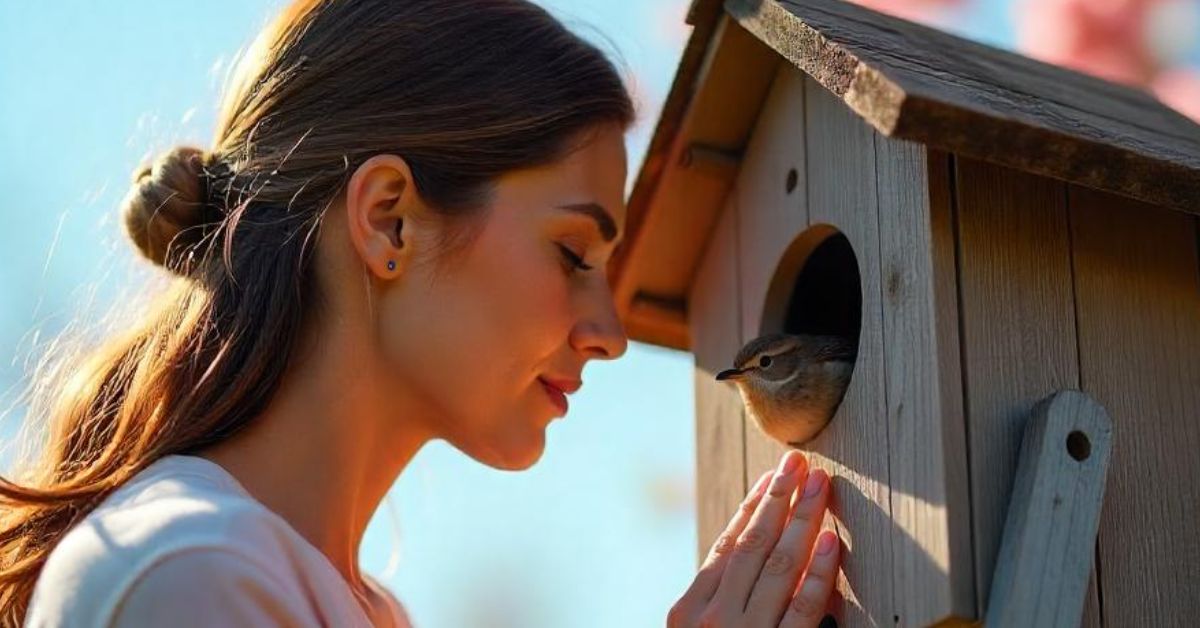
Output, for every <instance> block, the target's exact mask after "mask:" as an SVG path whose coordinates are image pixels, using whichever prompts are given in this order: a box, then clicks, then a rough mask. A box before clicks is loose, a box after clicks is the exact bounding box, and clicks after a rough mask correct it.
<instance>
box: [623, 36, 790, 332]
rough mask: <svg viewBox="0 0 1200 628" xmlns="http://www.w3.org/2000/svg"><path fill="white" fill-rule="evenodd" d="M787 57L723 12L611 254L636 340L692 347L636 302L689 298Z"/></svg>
mask: <svg viewBox="0 0 1200 628" xmlns="http://www.w3.org/2000/svg"><path fill="white" fill-rule="evenodd" d="M782 63H783V60H782V59H781V58H780V57H779V55H778V54H776V53H775V52H774V51H773V50H771V49H770V48H768V47H767V46H766V45H765V44H763V43H762V42H760V41H759V40H758V39H757V38H755V37H754V36H753V35H751V34H750V33H748V32H747V31H746V30H745V29H743V28H742V27H741V26H739V25H738V24H737V23H736V22H734V21H732V20H730V19H729V18H728V16H725V15H724V14H723V13H722V14H721V16H720V19H719V20H718V22H717V24H716V25H715V29H714V31H713V33H712V42H711V46H710V47H709V48H708V49H707V51H706V54H705V56H704V58H703V59H702V61H701V62H700V63H699V65H698V67H697V68H696V70H695V71H696V72H697V78H696V81H697V83H696V93H695V94H694V97H691V98H690V101H689V104H688V107H687V109H686V111H685V112H684V113H683V117H682V119H681V121H680V123H679V127H678V129H677V131H676V134H675V135H674V136H672V138H671V139H672V143H671V144H670V145H669V146H667V147H665V148H664V149H663V150H664V151H666V152H665V153H663V155H661V156H660V157H661V158H664V159H665V160H666V162H665V163H664V164H658V163H657V162H654V163H655V166H656V167H657V168H658V170H657V171H656V174H654V175H653V179H652V181H647V182H646V183H645V184H643V178H644V176H650V175H639V179H638V185H637V186H636V187H635V188H634V189H633V194H632V195H631V196H630V199H629V202H628V209H627V211H626V235H625V244H624V245H623V246H622V247H621V249H620V251H619V252H618V253H616V254H614V255H613V258H612V259H611V260H609V272H610V276H611V277H612V283H613V296H614V301H615V302H616V304H617V311H618V312H619V313H620V316H621V319H622V321H623V322H625V324H626V328H627V330H628V333H629V334H630V335H631V337H632V338H633V339H635V340H642V341H648V342H656V343H663V344H668V346H672V347H674V348H677V349H687V348H688V347H687V345H686V344H681V342H680V341H686V338H687V333H686V331H685V330H683V329H682V328H676V329H663V328H662V325H661V324H660V323H661V322H663V321H662V320H661V319H660V320H644V319H641V317H640V314H641V313H642V312H645V310H639V309H636V308H634V307H633V300H634V298H635V297H636V295H637V294H638V293H642V292H644V293H648V294H653V295H657V296H658V297H662V298H666V299H679V300H683V298H684V295H685V294H686V292H687V291H688V289H689V286H690V282H691V281H692V278H693V275H694V274H695V270H696V267H697V265H698V264H699V261H700V252H701V250H702V249H703V247H704V246H705V243H706V242H707V241H708V237H709V234H710V233H711V232H712V229H713V225H714V224H716V216H717V214H718V213H719V212H720V211H721V208H722V207H723V205H724V199H725V197H726V196H727V195H728V192H729V189H730V187H731V186H732V184H733V180H734V178H735V177H736V175H737V172H738V164H739V162H740V159H741V153H742V149H743V147H744V146H745V144H746V142H747V141H748V140H749V137H750V132H751V131H752V129H753V128H754V121H755V118H756V117H757V115H758V112H759V110H760V109H761V107H762V103H763V101H764V100H765V98H766V95H767V90H768V89H769V88H770V85H771V79H772V77H774V75H775V72H776V70H777V68H778V67H779V66H780V65H782ZM665 115H666V114H665V113H664V116H665ZM656 138H657V134H656ZM650 159H651V157H650V156H647V160H648V161H647V164H646V166H645V167H646V168H649V167H651V162H650V161H649V160H650ZM651 208H653V211H651Z"/></svg>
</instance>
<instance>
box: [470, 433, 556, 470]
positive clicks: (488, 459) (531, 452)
mask: <svg viewBox="0 0 1200 628" xmlns="http://www.w3.org/2000/svg"><path fill="white" fill-rule="evenodd" d="M545 434H546V433H545V429H544V428H541V429H533V430H529V431H524V432H522V433H521V434H520V435H517V434H508V435H506V436H507V438H504V439H502V441H501V442H496V441H493V442H490V443H484V446H483V447H482V448H481V449H483V450H484V451H482V452H479V453H480V455H472V456H471V457H473V458H475V459H476V460H478V461H479V462H481V463H483V464H486V465H488V466H489V467H493V468H496V469H500V470H502V471H524V470H525V469H528V468H530V467H532V466H533V465H535V464H537V461H538V460H541V458H542V454H543V453H545V451H546V435H545Z"/></svg>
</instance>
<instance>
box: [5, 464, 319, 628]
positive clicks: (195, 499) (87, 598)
mask: <svg viewBox="0 0 1200 628" xmlns="http://www.w3.org/2000/svg"><path fill="white" fill-rule="evenodd" d="M209 465H211V466H209ZM214 467H216V465H215V463H212V462H209V461H207V460H204V459H201V458H195V457H190V456H168V457H167V458H165V459H162V460H159V461H156V462H155V463H154V464H152V465H150V466H149V467H147V468H146V469H144V470H143V471H142V472H141V473H139V474H137V475H135V476H134V477H133V478H131V479H130V480H129V482H127V483H126V484H125V485H123V486H122V487H121V488H119V489H118V490H117V491H114V492H113V493H112V494H111V495H109V496H108V498H106V499H105V500H104V501H102V502H101V503H100V504H99V505H98V506H97V507H96V508H95V509H94V510H93V511H92V512H90V513H89V514H88V515H87V516H86V517H84V518H83V519H82V520H80V521H79V522H78V523H77V524H76V525H74V526H72V528H71V529H70V530H68V531H67V533H66V534H64V535H63V537H62V538H61V539H60V540H59V542H58V544H57V545H56V546H55V548H54V549H53V550H52V551H51V552H50V554H49V556H48V557H47V560H46V563H45V565H44V566H43V568H42V572H41V574H40V576H39V578H38V581H37V584H36V586H35V589H34V592H33V598H32V599H31V602H30V612H29V616H28V618H27V619H28V620H29V621H30V624H31V625H58V622H57V621H56V619H58V618H65V617H94V618H102V617H109V616H111V615H112V613H113V612H114V610H115V608H116V607H117V606H118V605H119V604H120V603H121V602H122V601H123V599H124V597H125V596H126V595H127V594H128V593H129V591H130V590H131V588H132V587H133V586H134V585H135V583H139V582H144V581H145V580H144V578H143V576H144V575H145V574H146V573H147V572H148V571H150V570H151V569H153V570H154V574H155V581H156V584H154V585H149V586H152V587H153V588H155V589H157V588H159V587H161V586H162V585H163V584H166V583H168V581H171V582H175V583H176V584H178V580H179V578H184V577H187V578H193V579H194V578H196V577H202V576H203V575H204V573H205V569H213V568H218V567H219V568H222V569H224V570H225V571H226V572H227V573H230V574H236V573H238V572H237V569H242V570H243V572H245V573H249V572H263V573H264V574H265V573H268V572H269V573H271V574H272V575H270V576H264V577H263V578H258V579H257V580H259V581H266V580H267V579H268V578H274V579H275V580H276V581H279V582H278V583H279V584H280V585H281V586H291V583H289V582H288V581H287V580H288V578H289V574H290V573H293V572H294V569H292V566H293V565H294V564H295V562H296V560H298V557H297V556H296V549H295V547H294V543H295V542H294V540H292V539H291V538H290V535H289V532H288V530H287V529H286V524H285V523H284V522H283V521H282V520H281V519H280V518H279V517H277V516H276V515H274V513H272V512H270V511H269V510H267V509H266V507H264V506H263V505H262V504H261V503H259V502H257V501H255V500H253V499H252V498H250V497H249V495H248V494H246V493H245V492H244V489H241V488H240V487H239V486H238V485H236V482H235V481H234V480H233V479H232V477H231V476H228V475H227V474H225V473H224V472H223V471H222V470H220V469H219V468H214ZM159 575H162V576H164V578H162V579H158V576H159ZM206 581H208V582H214V583H217V584H219V583H220V581H223V579H222V578H215V579H213V578H210V579H207V580H206ZM224 582H228V581H227V580H224ZM139 587H140V588H141V589H142V590H143V591H144V592H148V593H156V591H150V590H149V589H148V588H147V586H146V585H141V584H139ZM188 588H189V587H184V588H183V589H174V588H172V589H171V590H177V591H180V590H187V589H188ZM192 588H194V587H192ZM159 593H160V592H159ZM213 593H216V592H215V591H214V592H213ZM59 614H61V617H57V618H56V617H55V616H56V615H59ZM68 623H69V622H68Z"/></svg>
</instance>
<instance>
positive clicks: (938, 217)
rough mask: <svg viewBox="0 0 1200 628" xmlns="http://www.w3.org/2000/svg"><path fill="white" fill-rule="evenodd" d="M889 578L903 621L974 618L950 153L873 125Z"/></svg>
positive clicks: (917, 622)
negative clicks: (880, 131)
mask: <svg viewBox="0 0 1200 628" xmlns="http://www.w3.org/2000/svg"><path fill="white" fill-rule="evenodd" d="M875 168H876V175H877V181H878V190H879V192H878V195H879V243H880V268H881V271H880V272H881V282H882V285H883V301H882V309H883V338H884V341H885V343H886V349H885V350H884V352H883V353H884V358H885V362H884V377H885V378H886V382H887V386H886V391H887V425H888V435H889V439H890V440H889V443H888V449H889V450H890V452H889V461H890V467H889V469H890V471H889V475H888V477H889V478H890V479H891V492H892V498H891V501H892V521H893V522H894V524H895V525H894V528H893V534H892V553H893V574H894V575H893V582H894V587H895V591H896V599H897V606H898V607H899V609H900V611H899V613H898V614H899V616H900V618H901V620H902V621H903V623H905V624H906V625H919V626H923V625H927V624H929V623H932V622H933V621H947V620H951V619H953V620H959V621H962V622H966V621H971V620H974V618H975V617H976V616H977V612H976V607H975V590H974V575H973V569H974V565H973V561H972V552H971V501H970V493H969V486H968V483H967V477H968V473H967V443H966V434H965V429H966V425H965V420H964V418H963V400H962V374H961V372H960V370H959V365H960V362H959V346H958V342H959V339H958V294H957V289H956V287H955V278H956V276H957V273H956V269H955V263H954V231H953V224H952V214H951V207H950V175H949V168H950V156H949V155H947V154H945V153H941V152H939V151H936V150H932V151H928V152H927V149H926V148H925V147H924V146H922V145H920V144H915V143H913V142H909V141H906V140H898V139H892V138H888V137H884V136H882V135H879V134H875Z"/></svg>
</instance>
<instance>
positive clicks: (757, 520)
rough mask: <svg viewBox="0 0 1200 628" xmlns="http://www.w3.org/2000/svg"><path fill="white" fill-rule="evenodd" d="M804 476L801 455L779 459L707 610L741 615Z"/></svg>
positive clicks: (792, 453) (790, 454)
mask: <svg viewBox="0 0 1200 628" xmlns="http://www.w3.org/2000/svg"><path fill="white" fill-rule="evenodd" d="M807 473H808V460H807V459H806V458H805V457H804V454H803V453H801V452H799V451H796V450H792V451H789V452H787V453H785V454H784V456H783V458H782V459H780V461H779V468H778V469H776V471H775V475H774V477H772V478H771V484H770V486H769V487H768V488H767V491H766V494H765V495H764V496H763V498H762V501H761V502H760V503H759V505H758V508H757V509H756V510H755V511H754V514H753V515H752V516H751V517H750V521H749V523H748V524H747V526H746V530H745V531H744V532H742V534H741V536H739V537H738V539H737V543H735V545H734V551H733V554H732V555H731V556H730V558H729V563H728V564H727V565H725V572H724V574H722V576H721V584H720V586H718V588H717V592H716V594H714V595H713V599H712V603H711V604H710V607H715V608H717V609H720V611H719V612H720V613H730V614H731V615H732V616H741V615H742V612H743V610H744V609H745V607H746V600H747V598H748V597H749V596H750V590H751V589H752V588H753V587H754V583H755V582H756V581H757V580H758V575H759V572H760V571H761V570H762V568H763V563H765V562H766V560H767V554H768V553H770V552H771V550H772V549H773V548H774V547H775V544H776V540H777V539H778V538H779V532H780V530H782V529H783V527H784V524H785V523H786V522H787V518H788V511H789V510H790V507H791V501H792V494H793V493H794V492H795V490H796V487H797V486H799V485H800V483H801V481H802V480H803V479H804V477H805V476H806V475H807Z"/></svg>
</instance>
